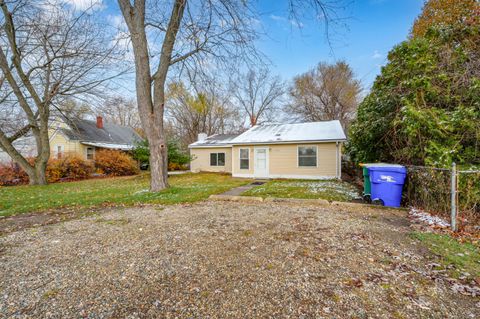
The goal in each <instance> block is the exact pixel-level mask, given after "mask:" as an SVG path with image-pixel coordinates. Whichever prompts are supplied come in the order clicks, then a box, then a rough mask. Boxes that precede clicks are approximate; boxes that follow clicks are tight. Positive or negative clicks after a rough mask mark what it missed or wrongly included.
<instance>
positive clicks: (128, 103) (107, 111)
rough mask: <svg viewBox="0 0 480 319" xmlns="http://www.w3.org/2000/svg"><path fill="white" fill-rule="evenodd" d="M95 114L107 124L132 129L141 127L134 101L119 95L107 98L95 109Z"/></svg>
mask: <svg viewBox="0 0 480 319" xmlns="http://www.w3.org/2000/svg"><path fill="white" fill-rule="evenodd" d="M96 112H98V113H99V115H102V116H103V117H104V118H105V119H106V120H107V121H108V122H111V123H115V124H118V125H123V126H129V127H131V128H134V129H139V128H140V127H141V125H140V117H139V115H138V108H137V103H135V100H134V99H127V98H125V97H123V96H119V95H117V96H113V97H109V98H107V99H106V101H105V102H104V103H103V104H102V105H100V106H99V107H97V108H96Z"/></svg>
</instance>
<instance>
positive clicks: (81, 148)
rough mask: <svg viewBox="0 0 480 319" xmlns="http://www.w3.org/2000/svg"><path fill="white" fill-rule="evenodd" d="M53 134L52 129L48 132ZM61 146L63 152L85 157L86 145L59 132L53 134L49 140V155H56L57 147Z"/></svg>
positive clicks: (53, 156)
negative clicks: (68, 138)
mask: <svg viewBox="0 0 480 319" xmlns="http://www.w3.org/2000/svg"><path fill="white" fill-rule="evenodd" d="M53 134H54V131H51V132H50V136H52V135H53ZM58 146H62V147H63V152H64V154H74V155H77V156H79V157H80V158H82V159H86V146H85V145H83V144H80V142H78V141H70V140H67V139H66V138H65V137H64V136H63V135H62V134H61V133H59V132H58V133H57V134H55V136H54V137H53V138H52V139H51V140H50V156H51V157H52V158H56V157H57V147H58Z"/></svg>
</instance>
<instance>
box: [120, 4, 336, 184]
mask: <svg viewBox="0 0 480 319" xmlns="http://www.w3.org/2000/svg"><path fill="white" fill-rule="evenodd" d="M340 2H341V1H340ZM118 3H119V5H120V8H121V11H122V14H123V17H124V19H125V22H126V25H127V28H128V31H129V34H130V40H131V44H132V47H133V54H134V59H135V70H136V72H135V82H136V93H137V104H138V109H139V113H140V119H141V122H142V127H143V129H144V131H145V134H146V136H147V138H148V141H149V145H150V168H151V182H150V189H151V191H159V190H162V189H164V188H166V187H167V186H168V183H167V150H166V142H165V132H164V113H165V102H166V100H165V98H166V81H167V75H168V73H169V70H170V69H171V67H172V66H175V65H180V66H181V68H179V69H180V70H182V69H185V68H191V69H196V70H200V71H201V70H202V69H206V68H208V67H209V66H211V65H212V63H213V62H214V61H213V60H216V61H218V60H223V62H225V65H232V61H233V59H235V58H239V57H242V58H244V59H247V60H252V56H255V52H254V51H252V50H249V49H251V48H252V45H253V41H254V40H255V39H256V36H257V31H256V28H255V26H256V21H258V19H256V14H255V13H254V8H253V5H251V4H250V1H237V0H222V1H213V0H197V1H194V0H190V1H187V0H171V1H166V0H165V1H161V0H157V1H155V0H152V1H150V2H148V5H147V2H146V0H118ZM338 3H339V1H321V0H310V1H301V0H290V1H289V2H288V7H289V8H291V10H290V11H291V12H292V13H294V14H293V16H294V18H297V17H299V16H300V15H303V14H305V15H312V14H313V16H314V18H315V19H318V17H320V16H321V17H322V21H324V22H325V24H326V25H327V26H328V23H327V22H328V21H331V20H332V15H333V14H334V13H335V10H336V8H337V6H338ZM299 8H302V9H305V10H299ZM296 13H298V15H297V14H296ZM157 41H158V42H157ZM151 67H153V69H152V68H151Z"/></svg>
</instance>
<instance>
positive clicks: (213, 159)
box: [210, 153, 225, 166]
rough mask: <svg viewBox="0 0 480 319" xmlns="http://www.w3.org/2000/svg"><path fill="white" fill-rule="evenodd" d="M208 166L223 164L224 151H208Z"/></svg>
mask: <svg viewBox="0 0 480 319" xmlns="http://www.w3.org/2000/svg"><path fill="white" fill-rule="evenodd" d="M210 166H225V153H210Z"/></svg>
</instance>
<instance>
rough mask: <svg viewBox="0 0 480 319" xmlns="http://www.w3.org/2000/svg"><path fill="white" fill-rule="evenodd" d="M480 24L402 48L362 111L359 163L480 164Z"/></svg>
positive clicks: (357, 127)
mask: <svg viewBox="0 0 480 319" xmlns="http://www.w3.org/2000/svg"><path fill="white" fill-rule="evenodd" d="M479 52H480V25H470V26H448V27H445V28H442V29H436V30H432V32H427V33H426V35H425V36H424V37H416V38H412V39H409V40H408V41H405V42H403V43H401V44H399V45H398V46H396V47H395V48H394V49H393V50H392V51H391V52H390V53H389V54H388V63H387V65H385V66H384V67H383V68H382V72H381V74H380V75H379V76H378V77H377V78H376V80H375V83H374V85H373V88H372V90H371V92H370V94H369V95H368V96H367V97H366V98H365V99H364V100H363V101H362V103H361V104H360V106H359V108H358V116H357V119H356V120H355V122H354V123H353V124H352V127H351V130H350V141H349V144H348V149H349V153H350V155H351V156H352V158H353V159H354V160H356V161H393V162H397V163H405V164H415V165H432V166H449V165H450V164H451V162H452V161H455V162H457V163H459V164H476V165H478V164H480V145H479V143H478V141H479V140H480V80H479V79H480V55H479Z"/></svg>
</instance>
